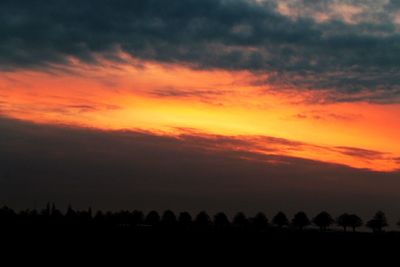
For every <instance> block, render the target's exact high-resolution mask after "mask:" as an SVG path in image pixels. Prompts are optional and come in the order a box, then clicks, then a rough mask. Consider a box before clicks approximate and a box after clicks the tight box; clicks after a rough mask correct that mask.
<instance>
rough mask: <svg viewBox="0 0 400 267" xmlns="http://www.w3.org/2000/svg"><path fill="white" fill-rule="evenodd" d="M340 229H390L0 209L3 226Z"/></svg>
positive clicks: (259, 218) (373, 224)
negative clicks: (312, 227) (335, 227)
mask: <svg viewBox="0 0 400 267" xmlns="http://www.w3.org/2000/svg"><path fill="white" fill-rule="evenodd" d="M335 225H336V226H339V227H341V228H342V229H343V231H345V232H346V231H349V230H351V231H352V232H356V231H357V229H358V228H359V227H361V226H366V227H367V228H369V229H371V230H372V231H373V232H382V231H383V230H384V228H385V227H387V226H388V221H387V219H386V216H385V213H384V212H382V211H378V212H376V214H375V215H374V216H373V217H372V218H371V219H370V220H368V221H367V222H366V223H364V222H363V220H362V219H361V218H360V217H359V216H358V215H356V214H348V213H344V214H342V215H340V216H338V217H337V218H333V217H332V216H331V215H330V214H329V213H328V212H326V211H323V212H320V213H319V214H317V215H316V216H315V217H312V218H309V217H308V215H307V214H306V213H305V212H303V211H300V212H297V213H296V214H295V215H294V216H293V218H291V219H289V218H288V216H287V215H286V214H285V213H284V212H278V213H277V214H276V215H274V216H273V217H272V218H271V220H269V219H268V218H267V216H266V215H265V214H264V213H262V212H259V213H257V214H256V215H255V216H252V217H247V216H246V215H245V214H244V213H243V212H239V213H237V214H236V215H235V216H234V217H233V218H232V219H231V220H230V219H229V218H228V216H227V215H226V214H225V213H223V212H219V213H216V214H215V215H214V216H210V215H209V214H208V213H207V212H205V211H202V212H200V213H198V214H197V215H196V216H194V217H192V215H191V214H190V213H189V212H181V213H179V214H175V213H174V212H173V211H171V210H167V211H165V212H163V213H162V214H160V213H158V212H157V211H150V212H148V213H147V214H145V213H144V212H142V211H139V210H133V211H128V210H123V211H118V212H111V211H109V212H103V211H97V212H96V213H95V214H93V212H92V209H91V208H89V209H87V210H74V209H73V208H72V207H71V206H69V207H68V209H67V211H66V212H65V213H63V212H61V211H60V210H59V209H57V208H56V206H55V205H54V204H52V205H50V204H47V206H46V207H45V208H44V209H42V210H39V211H38V210H36V209H34V210H23V211H19V212H16V211H14V210H13V209H11V208H9V207H7V206H4V207H3V208H1V209H0V226H44V227H46V226H76V227H119V228H130V227H135V228H141V229H145V228H147V229H155V228H157V229H213V230H228V229H243V230H256V231H263V230H266V229H271V228H274V229H296V230H298V231H303V230H305V229H306V228H308V227H310V226H315V227H318V228H319V229H320V231H327V230H328V229H330V228H331V227H333V226H335ZM398 226H399V227H400V222H399V223H398Z"/></svg>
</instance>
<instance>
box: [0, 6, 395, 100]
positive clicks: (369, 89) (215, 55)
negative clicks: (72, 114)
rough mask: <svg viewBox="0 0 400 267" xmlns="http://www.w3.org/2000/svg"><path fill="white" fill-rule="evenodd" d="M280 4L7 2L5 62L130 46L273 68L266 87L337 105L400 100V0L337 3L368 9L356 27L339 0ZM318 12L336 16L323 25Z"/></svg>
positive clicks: (34, 63) (87, 55) (159, 56)
mask: <svg viewBox="0 0 400 267" xmlns="http://www.w3.org/2000/svg"><path fill="white" fill-rule="evenodd" d="M278 3H279V1H272V0H271V1H252V0H202V1H196V0H171V1H163V0H151V1H149V0H137V1H129V0H117V1H109V0H96V1H94V0H93V1H90V0H83V1H82V0H79V1H78V0H68V1H67V0H56V1H54V0H41V1H34V2H33V1H29V0H12V1H11V0H3V1H1V3H0V34H1V36H2V39H1V40H0V68H1V69H3V70H15V69H19V68H51V67H52V66H54V64H68V62H69V61H68V60H69V58H70V57H74V58H77V59H79V60H81V61H83V62H86V63H89V64H96V63H98V62H97V60H98V56H101V57H103V58H107V59H109V60H114V61H122V60H123V59H121V58H119V57H118V53H117V52H118V51H121V50H122V51H124V52H126V53H129V54H131V55H132V56H134V57H136V58H138V59H142V60H154V61H158V62H165V63H180V64H186V65H188V66H190V67H193V68H205V69H210V68H223V69H234V70H243V69H245V70H251V71H256V72H257V71H261V72H264V71H267V72H272V75H271V76H270V77H269V78H268V79H267V80H266V81H265V83H269V84H276V85H277V87H279V88H282V89H285V88H298V87H301V88H303V89H306V90H307V89H308V90H328V91H330V92H333V94H331V95H333V96H335V95H336V93H338V95H339V96H340V98H335V97H331V98H328V100H327V101H330V102H335V101H370V102H379V103H388V102H390V103H393V102H398V100H399V95H400V87H399V86H400V85H399V84H400V83H399V77H400V75H399V71H400V68H399V64H398V62H400V46H399V45H398V44H399V42H400V34H399V30H398V28H399V25H397V24H396V23H395V17H394V16H395V14H396V11H398V10H399V6H398V1H390V2H389V3H386V2H384V1H367V2H365V1H358V0H357V1H356V0H354V1H335V3H345V4H348V5H353V6H357V7H361V8H362V11H363V12H361V13H362V14H364V15H362V14H358V15H357V16H359V17H356V18H355V19H354V20H355V22H354V23H348V22H347V21H346V20H345V19H343V17H342V16H339V15H340V12H339V13H338V12H336V13H335V12H334V13H332V12H333V11H332V8H331V6H330V5H329V3H330V1H321V2H320V3H319V4H318V5H315V1H305V0H303V1H294V2H293V4H292V7H291V8H292V10H299V12H301V14H300V15H299V16H295V17H294V16H290V15H288V16H285V15H284V14H282V13H280V12H278V8H277V5H278ZM317 11H318V12H325V13H326V12H328V13H329V12H331V11H332V12H331V13H332V14H331V13H329V14H328V15H329V19H328V20H326V21H323V22H318V21H316V20H315V18H313V17H312V16H311V14H313V13H315V12H317ZM339 11H340V10H339ZM337 13H338V14H339V15H338V14H337ZM385 14H386V15H385ZM354 16H356V15H354ZM360 16H362V17H360ZM378 18H383V19H378ZM285 85H286V86H285Z"/></svg>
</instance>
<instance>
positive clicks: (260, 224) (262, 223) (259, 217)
mask: <svg viewBox="0 0 400 267" xmlns="http://www.w3.org/2000/svg"><path fill="white" fill-rule="evenodd" d="M251 221H252V224H253V226H254V228H255V229H256V230H264V229H265V228H267V227H268V219H267V217H266V216H265V214H264V213H262V212H259V213H257V214H256V216H254V218H253V219H252V220H251Z"/></svg>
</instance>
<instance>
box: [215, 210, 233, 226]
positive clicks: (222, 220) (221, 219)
mask: <svg viewBox="0 0 400 267" xmlns="http://www.w3.org/2000/svg"><path fill="white" fill-rule="evenodd" d="M214 225H215V228H217V229H224V228H227V227H228V226H229V225H230V222H229V220H228V217H227V216H226V214H225V213H223V212H219V213H217V214H215V216H214Z"/></svg>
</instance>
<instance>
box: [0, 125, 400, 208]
mask: <svg viewBox="0 0 400 267" xmlns="http://www.w3.org/2000/svg"><path fill="white" fill-rule="evenodd" d="M273 141H276V142H285V141H284V140H270V142H273ZM223 142H225V143H226V144H233V145H243V144H245V141H240V140H237V139H234V138H229V137H225V138H221V137H218V136H203V137H201V136H196V135H193V134H192V135H190V134H187V135H182V136H181V137H179V138H173V137H168V136H156V135H153V134H151V133H146V132H128V131H114V132H107V131H99V130H92V129H80V128H68V127H61V126H47V125H35V124H32V123H26V122H21V121H15V120H10V119H5V118H1V119H0V203H4V204H8V205H11V206H13V207H16V208H27V207H33V206H34V205H35V203H36V205H44V203H45V202H46V201H49V200H50V201H55V202H56V203H58V204H59V205H60V206H66V205H67V204H68V203H71V204H73V205H74V206H75V207H81V208H83V207H85V208H86V207H87V206H89V205H91V206H93V207H94V208H110V209H115V208H129V209H133V208H139V209H144V210H149V209H159V210H161V209H167V208H172V209H174V210H181V209H185V210H189V211H198V210H200V209H207V210H209V211H211V212H214V211H217V210H226V211H228V212H230V213H232V212H234V211H237V210H242V211H246V212H248V213H252V212H255V211H258V210H263V211H266V212H269V213H272V212H276V211H277V210H280V209H282V210H285V211H288V212H293V211H296V210H299V209H301V210H304V209H305V210H307V211H309V212H317V211H320V210H322V209H324V210H325V209H328V210H330V211H331V212H334V213H338V212H344V211H349V212H350V211H354V212H359V213H360V214H361V215H364V216H370V214H372V213H373V212H375V210H377V209H385V210H386V211H387V212H388V213H392V214H399V213H400V208H399V205H397V203H399V201H400V197H399V194H398V188H399V187H400V180H399V179H398V177H399V174H398V173H395V172H394V173H380V172H372V171H367V170H359V169H353V168H349V167H345V166H341V165H336V164H327V163H321V162H318V161H312V160H304V159H298V158H292V157H285V156H274V155H261V154H257V153H249V152H243V151H235V150H226V149H225V150H218V149H207V147H214V145H218V144H221V143H223Z"/></svg>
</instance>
